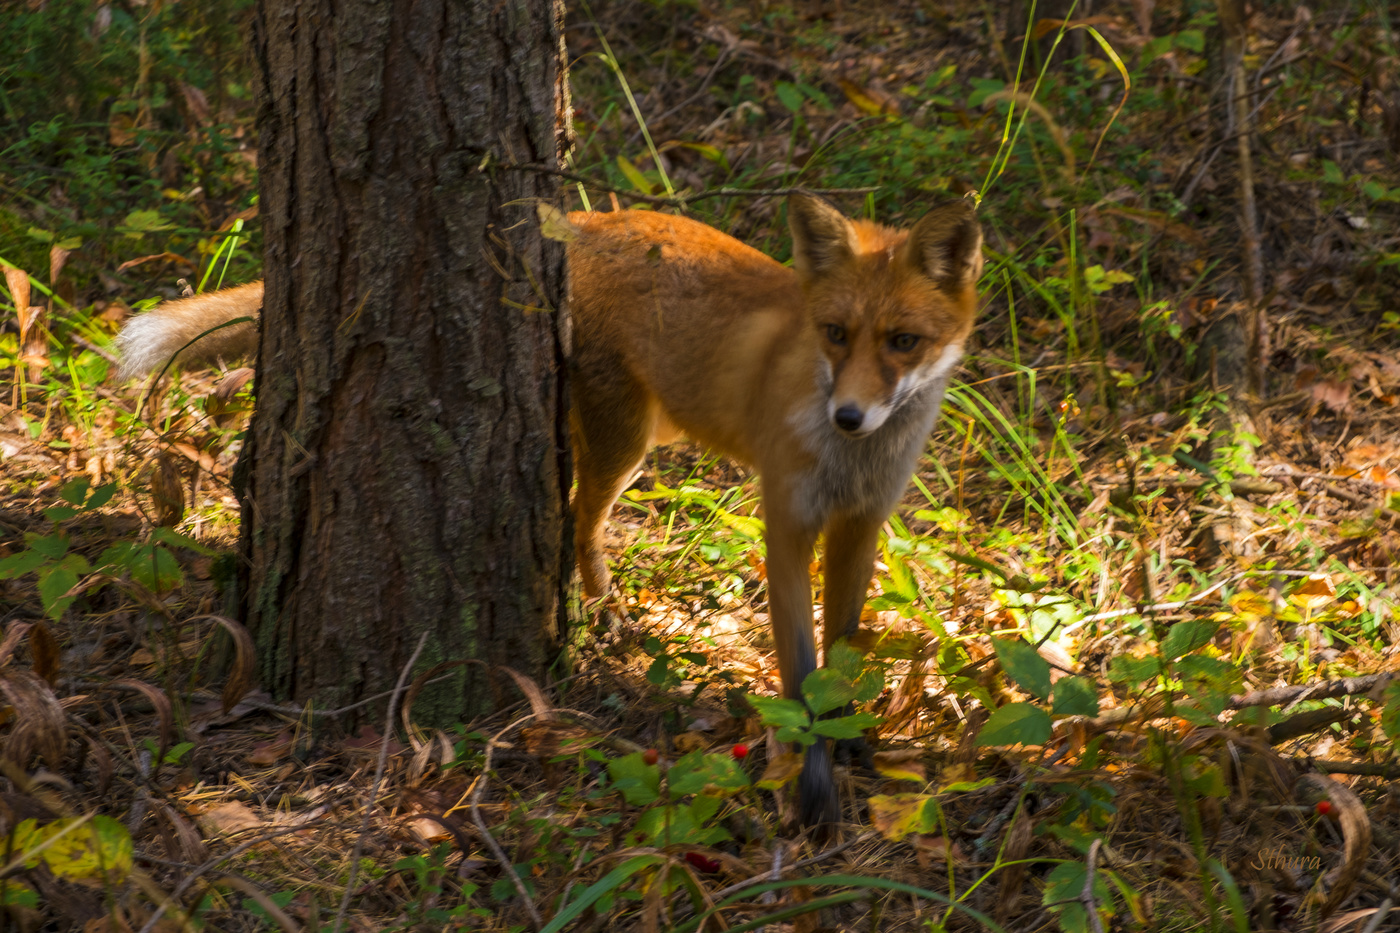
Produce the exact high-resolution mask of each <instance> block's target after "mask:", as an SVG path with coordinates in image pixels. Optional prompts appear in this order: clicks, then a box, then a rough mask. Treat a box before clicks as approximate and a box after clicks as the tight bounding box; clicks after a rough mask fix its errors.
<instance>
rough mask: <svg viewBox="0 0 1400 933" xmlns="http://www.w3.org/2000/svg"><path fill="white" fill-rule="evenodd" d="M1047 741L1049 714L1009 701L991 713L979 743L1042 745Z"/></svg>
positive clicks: (985, 744) (1048, 735)
mask: <svg viewBox="0 0 1400 933" xmlns="http://www.w3.org/2000/svg"><path fill="white" fill-rule="evenodd" d="M1049 740H1050V714H1049V713H1047V712H1045V710H1043V709H1041V708H1040V707H1038V706H1032V705H1030V704H1029V703H1008V704H1006V705H1005V706H1003V707H1001V708H1000V709H998V710H996V711H995V712H994V713H992V716H991V718H990V719H988V720H987V724H986V725H985V726H983V727H982V733H981V734H980V735H979V736H977V744H978V746H979V747H980V746H989V745H1044V744H1045V743H1046V742H1048V741H1049Z"/></svg>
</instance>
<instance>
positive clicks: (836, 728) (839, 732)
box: [812, 713, 881, 739]
mask: <svg viewBox="0 0 1400 933" xmlns="http://www.w3.org/2000/svg"><path fill="white" fill-rule="evenodd" d="M880 722H881V719H880V717H879V716H876V715H875V714H874V713H851V714H850V715H849V716H838V717H836V718H835V719H818V720H817V721H816V722H814V723H812V731H813V732H815V733H816V734H817V735H824V736H826V737H827V738H829V739H858V738H860V736H861V733H862V732H864V731H865V730H866V729H873V728H875V727H876V726H878V725H879V724H880Z"/></svg>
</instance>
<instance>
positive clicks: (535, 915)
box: [470, 710, 553, 930]
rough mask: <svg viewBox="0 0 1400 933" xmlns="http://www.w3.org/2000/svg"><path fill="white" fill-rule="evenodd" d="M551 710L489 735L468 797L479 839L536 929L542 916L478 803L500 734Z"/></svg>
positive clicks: (541, 923)
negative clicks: (517, 896)
mask: <svg viewBox="0 0 1400 933" xmlns="http://www.w3.org/2000/svg"><path fill="white" fill-rule="evenodd" d="M551 712H553V711H552V710H543V711H540V712H532V713H530V714H529V715H526V716H521V717H520V718H519V719H517V720H516V721H515V722H513V723H511V724H510V725H508V726H506V727H505V728H504V729H502V730H501V731H500V732H497V733H496V734H495V735H494V736H492V737H491V741H489V742H487V743H486V753H485V755H484V757H483V760H482V763H481V774H480V775H479V776H478V777H477V779H476V781H475V783H474V784H473V785H472V791H471V799H470V804H471V814H472V822H473V823H475V824H476V829H477V832H479V833H481V841H482V842H484V843H486V846H487V848H489V849H490V850H491V854H492V855H494V856H495V857H496V861H497V862H498V863H499V864H500V866H501V871H503V872H505V873H506V877H507V878H509V879H510V881H511V884H513V885H514V886H515V891H516V893H517V894H519V895H520V899H521V900H522V901H524V902H525V909H526V910H527V911H529V913H530V919H531V920H533V921H534V923H535V929H536V930H538V929H540V928H542V927H543V926H544V918H543V917H541V916H540V912H539V911H538V910H536V909H535V902H534V901H532V900H530V892H529V891H527V890H526V889H525V882H523V881H521V880H520V875H519V874H517V873H516V871H515V866H514V865H513V864H511V861H510V858H509V857H508V856H507V855H506V853H505V850H504V849H502V848H501V844H500V843H499V842H497V841H496V837H495V836H493V835H491V830H490V829H488V828H487V826H486V821H485V820H483V819H482V818H481V807H480V805H479V804H480V802H481V791H482V790H483V789H484V788H485V787H486V780H487V775H488V774H490V773H491V750H492V749H493V748H495V747H496V742H497V741H499V740H500V738H501V736H503V735H505V734H506V733H507V732H510V731H511V730H512V729H514V728H516V727H517V726H522V725H524V724H525V723H527V722H529V721H530V720H532V719H535V718H538V717H539V716H541V715H547V714H549V713H551Z"/></svg>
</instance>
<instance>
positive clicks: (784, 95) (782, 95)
mask: <svg viewBox="0 0 1400 933" xmlns="http://www.w3.org/2000/svg"><path fill="white" fill-rule="evenodd" d="M775 90H776V91H777V92H778V100H780V101H782V103H783V106H784V107H786V108H787V109H789V110H791V111H792V112H793V113H797V112H799V111H800V110H801V109H802V104H803V101H805V100H806V98H805V97H804V95H803V94H802V89H801V88H800V87H798V86H797V85H795V84H793V83H791V82H790V81H779V82H778V86H777V87H776V88H775Z"/></svg>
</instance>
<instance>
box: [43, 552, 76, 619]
mask: <svg viewBox="0 0 1400 933" xmlns="http://www.w3.org/2000/svg"><path fill="white" fill-rule="evenodd" d="M77 585H78V575H77V574H76V573H75V572H74V571H73V570H72V569H71V568H70V567H66V566H64V565H63V564H59V565H57V566H54V567H50V568H49V569H48V570H44V571H41V572H40V573H39V599H40V601H41V602H42V603H43V604H44V613H45V614H46V615H48V617H49V618H51V619H53V620H54V621H55V622H57V621H58V620H59V619H60V618H61V617H62V616H63V613H64V612H65V611H66V610H67V609H68V607H69V606H71V605H72V604H73V600H74V599H76V598H77V597H76V596H65V595H64V594H65V593H67V592H68V591H69V590H71V589H72V588H73V587H75V586H77Z"/></svg>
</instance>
